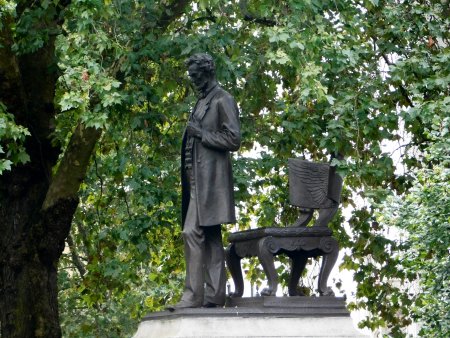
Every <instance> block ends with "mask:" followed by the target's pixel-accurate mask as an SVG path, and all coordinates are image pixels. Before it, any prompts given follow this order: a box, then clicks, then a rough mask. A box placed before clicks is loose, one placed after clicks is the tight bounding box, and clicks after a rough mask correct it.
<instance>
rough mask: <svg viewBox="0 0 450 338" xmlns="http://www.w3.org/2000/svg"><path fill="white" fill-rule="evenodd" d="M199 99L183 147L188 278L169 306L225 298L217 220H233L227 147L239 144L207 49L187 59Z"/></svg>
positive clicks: (234, 115)
mask: <svg viewBox="0 0 450 338" xmlns="http://www.w3.org/2000/svg"><path fill="white" fill-rule="evenodd" d="M186 65H187V67H188V72H189V77H190V79H191V81H192V82H193V84H194V86H195V88H196V90H197V92H198V93H199V99H198V101H197V103H196V105H195V107H194V109H193V111H192V112H191V114H190V116H189V121H188V124H187V127H186V131H185V133H184V135H183V143H182V150H181V181H182V225H183V240H184V252H185V259H186V281H185V289H184V293H183V296H182V298H181V301H180V302H179V303H178V304H176V305H175V306H173V307H171V308H170V307H169V309H172V310H173V309H177V308H192V307H202V306H203V307H216V306H223V305H224V303H225V284H226V274H225V258H224V249H223V245H222V234H221V224H225V223H234V222H236V216H235V211H234V207H235V206H234V194H233V175H232V169H231V158H230V152H231V151H236V150H238V149H239V146H240V141H241V135H240V126H239V110H238V107H237V104H236V102H235V100H234V99H233V97H232V96H231V95H230V94H229V93H228V92H227V91H225V90H224V89H222V88H221V87H220V86H219V85H218V83H217V81H216V77H215V65H214V61H213V59H212V57H211V56H210V55H208V54H195V55H192V56H191V57H189V58H188V59H187V60H186Z"/></svg>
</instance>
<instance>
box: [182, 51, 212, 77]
mask: <svg viewBox="0 0 450 338" xmlns="http://www.w3.org/2000/svg"><path fill="white" fill-rule="evenodd" d="M184 63H185V65H186V67H189V66H191V65H193V64H197V65H198V66H199V67H200V69H201V70H203V71H206V72H208V73H215V70H216V65H215V64H214V60H213V58H212V57H211V55H209V54H206V53H197V54H193V55H191V56H190V57H189V58H187V59H186V60H185V61H184Z"/></svg>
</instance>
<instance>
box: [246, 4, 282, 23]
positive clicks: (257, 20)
mask: <svg viewBox="0 0 450 338" xmlns="http://www.w3.org/2000/svg"><path fill="white" fill-rule="evenodd" d="M239 8H240V9H241V12H242V15H243V16H244V20H245V21H249V22H254V23H258V24H260V25H263V26H269V27H273V26H276V25H277V22H276V21H275V20H271V19H268V18H259V17H257V16H255V15H253V14H251V13H250V12H249V10H248V8H247V0H240V1H239Z"/></svg>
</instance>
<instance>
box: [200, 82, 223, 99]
mask: <svg viewBox="0 0 450 338" xmlns="http://www.w3.org/2000/svg"><path fill="white" fill-rule="evenodd" d="M218 85H219V84H218V83H217V82H216V83H215V84H214V85H213V86H212V87H210V88H208V89H207V90H206V91H204V92H202V93H200V95H199V96H198V99H199V100H200V99H204V98H205V97H207V96H208V94H209V93H211V92H212V91H213V90H214V89H215V88H217V86H218Z"/></svg>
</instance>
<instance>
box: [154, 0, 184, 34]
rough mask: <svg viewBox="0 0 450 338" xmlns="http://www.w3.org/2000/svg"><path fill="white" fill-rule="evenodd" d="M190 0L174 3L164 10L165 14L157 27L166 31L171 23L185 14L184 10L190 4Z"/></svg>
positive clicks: (180, 0)
mask: <svg viewBox="0 0 450 338" xmlns="http://www.w3.org/2000/svg"><path fill="white" fill-rule="evenodd" d="M190 2H191V1H190V0H178V1H173V2H172V3H171V4H170V5H168V6H166V7H165V8H164V9H163V14H162V15H161V17H160V18H159V20H158V22H157V23H156V27H158V28H161V29H166V28H167V27H168V26H169V25H170V23H171V22H172V21H173V20H175V19H176V18H178V17H180V16H181V15H182V14H183V13H184V9H185V8H186V6H187V5H188V4H189V3H190Z"/></svg>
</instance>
